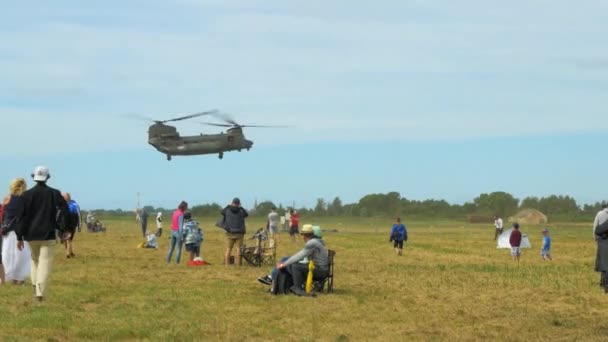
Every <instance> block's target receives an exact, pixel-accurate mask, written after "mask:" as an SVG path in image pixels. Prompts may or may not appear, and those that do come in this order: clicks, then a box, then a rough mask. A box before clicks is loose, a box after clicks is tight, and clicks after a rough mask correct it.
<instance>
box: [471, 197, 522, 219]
mask: <svg viewBox="0 0 608 342" xmlns="http://www.w3.org/2000/svg"><path fill="white" fill-rule="evenodd" d="M473 203H474V204H475V206H476V207H477V211H478V212H479V213H481V214H487V215H499V216H502V217H507V216H509V215H513V214H515V213H516V212H517V208H518V204H519V200H517V198H515V197H513V195H511V194H509V193H506V192H503V191H496V192H492V193H490V194H485V193H484V194H481V195H479V196H478V197H477V198H475V199H474V200H473Z"/></svg>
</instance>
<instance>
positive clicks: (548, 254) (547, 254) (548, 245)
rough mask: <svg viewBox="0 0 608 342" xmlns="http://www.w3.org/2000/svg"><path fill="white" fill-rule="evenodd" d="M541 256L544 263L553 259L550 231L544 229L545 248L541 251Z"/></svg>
mask: <svg viewBox="0 0 608 342" xmlns="http://www.w3.org/2000/svg"><path fill="white" fill-rule="evenodd" d="M540 256H541V258H542V259H543V261H545V260H547V259H549V260H553V259H552V258H551V237H550V236H549V229H548V228H545V229H543V248H542V249H541V250H540Z"/></svg>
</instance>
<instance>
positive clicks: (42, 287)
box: [17, 166, 67, 302]
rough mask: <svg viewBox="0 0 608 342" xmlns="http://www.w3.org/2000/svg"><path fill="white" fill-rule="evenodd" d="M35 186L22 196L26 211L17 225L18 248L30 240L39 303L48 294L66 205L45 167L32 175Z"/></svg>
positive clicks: (33, 276) (23, 211)
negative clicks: (47, 183)
mask: <svg viewBox="0 0 608 342" xmlns="http://www.w3.org/2000/svg"><path fill="white" fill-rule="evenodd" d="M32 178H33V179H34V181H35V182H36V185H35V186H34V187H32V188H31V189H29V190H27V191H26V192H24V193H23V195H22V198H23V208H22V209H21V211H20V213H19V215H18V217H19V221H18V222H17V248H18V249H19V250H22V249H23V241H24V240H25V241H27V242H28V243H29V246H30V250H31V258H32V263H31V265H32V266H31V267H32V270H31V278H32V286H34V292H35V297H36V300H37V301H39V302H41V301H42V300H43V299H44V297H45V296H46V294H47V290H48V285H49V275H50V273H51V268H52V265H53V259H54V257H55V244H56V242H55V238H56V236H55V230H57V229H59V230H63V229H64V223H65V217H64V214H65V213H66V211H67V203H66V201H65V199H64V198H63V196H61V192H59V190H56V189H53V188H51V187H49V186H47V185H46V182H47V181H48V179H49V178H51V175H50V173H49V169H48V168H47V167H46V166H38V167H36V168H35V169H34V173H32Z"/></svg>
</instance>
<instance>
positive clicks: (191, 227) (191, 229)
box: [184, 213, 204, 266]
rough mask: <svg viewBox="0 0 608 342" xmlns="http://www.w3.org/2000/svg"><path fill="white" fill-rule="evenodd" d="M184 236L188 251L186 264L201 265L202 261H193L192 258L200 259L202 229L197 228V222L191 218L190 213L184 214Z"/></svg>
mask: <svg viewBox="0 0 608 342" xmlns="http://www.w3.org/2000/svg"><path fill="white" fill-rule="evenodd" d="M184 236H185V239H184V240H185V243H186V252H189V253H190V258H189V261H188V266H197V265H202V264H203V263H204V261H202V260H201V261H198V260H197V261H195V260H194V258H195V257H197V259H200V253H201V243H202V242H203V231H202V230H201V229H200V228H199V226H198V222H196V221H193V220H192V215H191V214H190V213H185V214H184Z"/></svg>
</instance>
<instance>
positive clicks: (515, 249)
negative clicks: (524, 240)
mask: <svg viewBox="0 0 608 342" xmlns="http://www.w3.org/2000/svg"><path fill="white" fill-rule="evenodd" d="M520 255H521V251H520V250H519V247H511V256H514V257H517V256H520Z"/></svg>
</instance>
